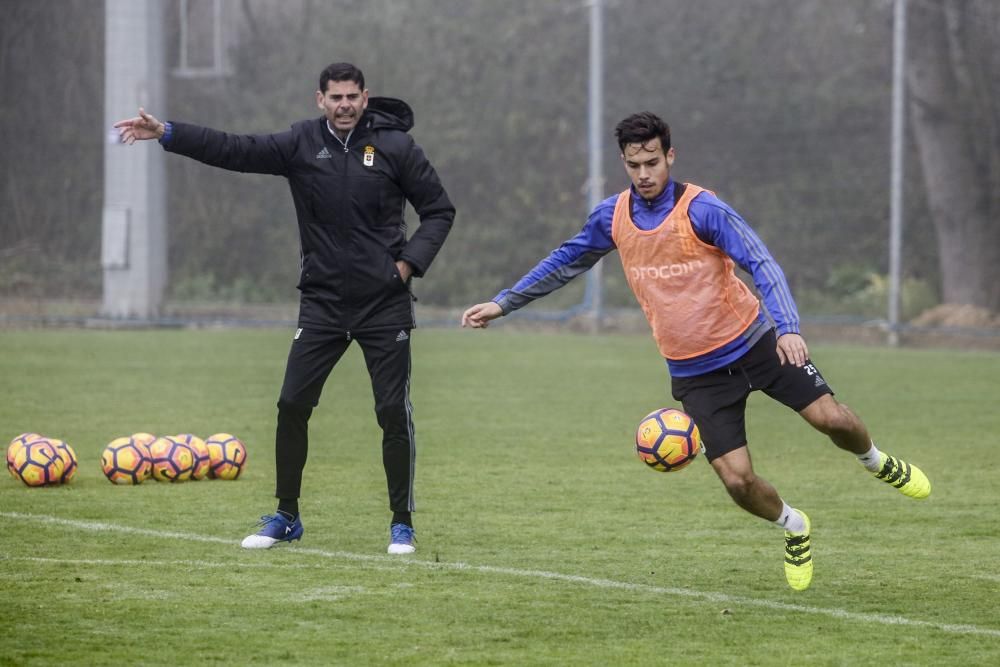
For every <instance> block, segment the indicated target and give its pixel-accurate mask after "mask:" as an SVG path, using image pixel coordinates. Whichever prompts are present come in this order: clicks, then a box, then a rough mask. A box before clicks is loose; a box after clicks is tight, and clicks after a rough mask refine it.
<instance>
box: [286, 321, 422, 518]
mask: <svg viewBox="0 0 1000 667" xmlns="http://www.w3.org/2000/svg"><path fill="white" fill-rule="evenodd" d="M355 340H356V341H357V342H358V344H359V345H360V346H361V351H362V353H363V354H364V357H365V364H366V365H367V366H368V374H369V376H370V377H371V382H372V392H373V393H374V395H375V416H376V418H377V419H378V425H379V426H380V427H381V428H382V465H383V466H384V467H385V478H386V484H387V485H388V488H389V509H390V510H392V511H394V512H412V511H413V509H414V507H413V467H414V461H415V459H416V444H415V442H414V437H413V406H412V405H411V404H410V331H409V330H408V329H402V330H399V329H396V330H392V331H377V332H371V333H361V334H355V333H352V334H351V336H350V337H348V336H347V335H345V334H343V333H339V334H330V333H323V332H317V331H310V330H301V329H300V330H299V331H298V332H296V336H295V340H293V341H292V347H291V350H289V352H288V364H287V365H286V366H285V381H284V384H283V385H282V387H281V397H280V398H279V399H278V430H277V434H276V437H275V448H274V458H275V472H276V477H277V484H276V489H275V496H276V497H278V498H298V497H299V494H300V491H301V488H302V470H303V468H304V467H305V464H306V457H307V455H308V451H309V429H308V423H309V417H310V415H311V414H312V410H313V408H314V407H316V405H318V404H319V397H320V393H321V392H322V391H323V384H324V383H325V382H326V378H327V376H328V375H329V374H330V371H331V370H332V369H333V367H334V366H335V365H336V364H337V362H338V361H339V360H340V358H341V357H342V356H343V355H344V352H346V351H347V348H348V347H349V346H350V344H351V342H352V341H355Z"/></svg>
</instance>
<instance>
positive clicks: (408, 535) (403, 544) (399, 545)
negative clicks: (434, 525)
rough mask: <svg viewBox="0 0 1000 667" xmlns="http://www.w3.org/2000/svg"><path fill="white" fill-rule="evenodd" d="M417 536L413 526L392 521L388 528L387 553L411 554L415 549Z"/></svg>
mask: <svg viewBox="0 0 1000 667" xmlns="http://www.w3.org/2000/svg"><path fill="white" fill-rule="evenodd" d="M416 542H417V537H416V535H414V534H413V528H411V527H410V526H407V525H406V524H405V523H394V524H392V527H391V528H389V553H391V554H412V553H413V552H414V551H416V550H417V545H416Z"/></svg>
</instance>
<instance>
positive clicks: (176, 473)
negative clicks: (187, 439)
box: [149, 436, 194, 482]
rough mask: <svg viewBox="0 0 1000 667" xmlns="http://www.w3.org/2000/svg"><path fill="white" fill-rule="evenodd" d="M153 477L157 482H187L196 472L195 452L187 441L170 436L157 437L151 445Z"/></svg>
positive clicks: (150, 454)
mask: <svg viewBox="0 0 1000 667" xmlns="http://www.w3.org/2000/svg"><path fill="white" fill-rule="evenodd" d="M149 456H150V459H151V460H152V462H153V479H155V480H156V481H157V482H185V481H187V480H189V479H191V473H192V472H194V452H192V451H191V448H190V447H188V446H187V445H186V444H185V443H183V442H180V441H179V440H175V439H173V438H171V437H169V436H164V437H162V438H157V439H156V440H154V441H153V444H151V445H150V446H149Z"/></svg>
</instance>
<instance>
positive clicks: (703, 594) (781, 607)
mask: <svg viewBox="0 0 1000 667" xmlns="http://www.w3.org/2000/svg"><path fill="white" fill-rule="evenodd" d="M0 517H2V518H5V519H11V520H15V521H27V522H31V523H43V524H49V525H56V526H64V527H67V528H73V529H76V530H84V531H91V532H114V533H126V534H130V535H142V536H145V537H153V538H161V539H177V540H187V541H190V542H208V543H213V544H224V545H226V546H230V547H237V546H238V543H237V541H236V540H233V539H227V538H222V537H213V536H210V535H197V534H195V533H177V532H172V531H164V530H151V529H148V528H133V527H131V526H122V525H118V524H112V523H101V522H98V521H79V520H75V519H61V518H59V517H54V516H47V515H44V514H24V513H21V512H0ZM288 549H289V550H290V551H294V552H295V553H296V554H303V555H310V556H319V557H322V558H332V559H337V560H349V561H356V562H364V563H368V564H371V565H376V566H379V565H381V566H384V568H385V569H399V568H402V567H423V568H427V569H432V570H453V571H464V572H478V573H481V574H492V575H504V576H508V577H514V578H521V579H544V580H547V581H561V582H565V583H569V584H576V585H579V586H589V587H592V588H607V589H614V590H623V591H633V592H636V593H641V594H646V595H670V596H674V597H685V598H693V599H698V600H707V601H709V602H712V603H715V604H725V605H731V606H737V605H741V606H747V607H761V608H764V609H771V610H774V611H782V612H784V611H790V612H796V613H800V614H814V615H819V616H829V617H832V618H837V619H842V620H846V621H856V622H861V623H874V624H877V625H897V626H904V627H911V628H927V629H933V630H938V631H941V632H945V633H948V634H957V635H978V636H981V637H997V638H1000V630H996V629H993V628H982V627H979V626H976V625H964V624H954V623H935V622H933V621H922V620H919V619H912V618H906V617H905V616H890V615H887V614H869V613H863V612H853V611H848V610H846V609H836V608H826V607H811V606H808V605H801V604H790V603H787V602H775V601H773V600H764V599H759V598H748V597H741V596H738V595H729V594H727V593H716V592H712V591H697V590H692V589H688V588H673V587H667V586H650V585H647V584H635V583H630V582H627V581H614V580H612V579H596V578H593V577H582V576H578V575H573V574H562V573H559V572H548V571H545V570H521V569H517V568H511V567H498V566H494V565H473V564H470V563H462V562H440V563H436V562H432V561H424V560H416V559H412V558H400V557H399V556H389V555H368V554H356V553H350V552H346V551H326V550H324V549H312V548H307V547H294V546H293V547H288ZM35 560H37V561H44V560H46V559H41V558H38V559H35ZM64 562H80V563H89V562H93V563H95V564H101V563H104V562H108V563H124V562H128V563H138V564H147V565H148V564H151V563H152V561H143V560H137V561H114V560H112V561H97V560H95V561H88V560H85V559H82V560H79V561H73V560H68V561H64ZM178 562H179V561H178ZM187 562H188V563H192V564H194V563H201V564H207V562H206V561H187ZM227 566H229V567H232V566H233V563H232V562H231V561H230V562H228V563H227ZM239 566H240V567H243V566H251V567H252V566H253V564H251V563H247V562H245V561H242V562H240V563H239ZM280 567H295V566H294V565H288V564H282V565H280Z"/></svg>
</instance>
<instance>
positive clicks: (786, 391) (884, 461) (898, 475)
mask: <svg viewBox="0 0 1000 667" xmlns="http://www.w3.org/2000/svg"><path fill="white" fill-rule="evenodd" d="M763 386H764V391H765V392H766V393H767V394H768V395H769V396H771V397H772V398H775V399H777V400H778V401H781V402H782V403H784V404H785V405H787V406H788V407H790V408H792V409H793V410H795V411H797V412H798V413H799V414H800V415H801V416H802V418H803V419H805V420H806V421H807V422H808V423H809V424H810V425H811V426H812V427H813V428H815V429H816V430H817V431H819V432H820V433H824V434H825V435H827V436H828V437H829V438H830V440H831V441H832V442H833V444H835V445H836V446H837V447H839V448H841V449H843V450H845V451H848V452H851V453H852V454H854V455H855V456H856V457H857V458H858V461H860V462H861V464H862V465H864V466H865V467H866V468H867V469H868V470H869V471H871V473H872V474H873V475H875V477H876V478H878V479H881V480H882V481H884V482H886V483H888V484H891V485H892V486H894V487H896V488H897V489H899V491H900V492H901V493H903V494H904V495H906V496H909V497H911V498H926V497H927V496H928V495H930V492H931V483H930V481H929V480H928V479H927V476H926V475H925V474H924V473H923V471H921V470H920V469H919V468H917V467H916V466H912V465H910V464H909V463H907V462H906V461H903V460H901V459H897V458H895V457H893V456H889V455H888V454H886V453H884V452H880V451H878V448H876V447H875V443H874V442H872V439H871V436H870V435H869V433H868V428H867V427H866V426H865V424H864V422H863V421H861V418H860V417H858V416H857V415H856V414H855V413H854V411H852V410H851V409H850V408H849V407H847V406H846V405H844V404H843V403H841V402H840V401H838V400H837V399H835V398H834V396H833V390H832V389H830V386H829V385H828V384H827V382H826V380H824V379H823V375H822V374H821V373H820V372H819V369H817V368H816V366H815V365H814V364H813V363H812V361H811V360H808V359H807V360H806V363H805V365H803V366H801V367H797V366H793V365H791V364H785V365H780V364H779V365H778V367H777V372H776V373H774V374H773V376H771V377H770V378H769V379H768V380H767V383H766V384H764V385H763Z"/></svg>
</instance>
